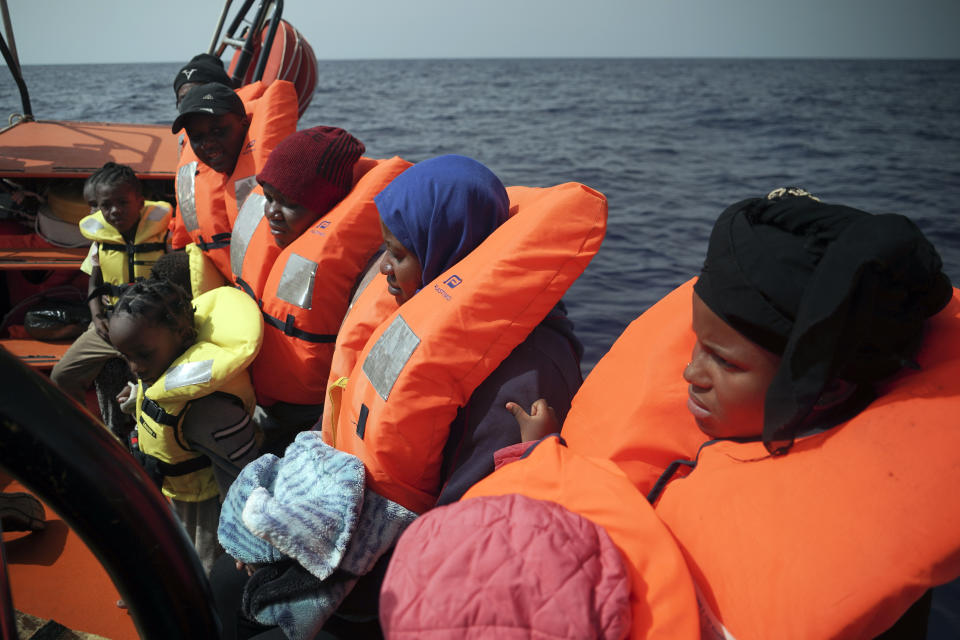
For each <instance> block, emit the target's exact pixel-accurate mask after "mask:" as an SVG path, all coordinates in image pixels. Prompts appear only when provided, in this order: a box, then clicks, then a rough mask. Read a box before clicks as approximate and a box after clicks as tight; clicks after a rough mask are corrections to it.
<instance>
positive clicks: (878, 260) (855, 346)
mask: <svg viewBox="0 0 960 640" xmlns="http://www.w3.org/2000/svg"><path fill="white" fill-rule="evenodd" d="M941 268H942V263H941V260H940V256H939V254H938V253H937V251H936V249H934V247H933V245H931V244H930V242H929V241H928V240H927V239H926V238H925V237H924V235H923V233H922V232H921V231H920V230H919V229H918V228H917V226H916V225H915V224H913V222H911V221H910V220H909V219H908V218H905V217H904V216H901V215H897V214H882V215H872V214H869V213H866V212H864V211H860V210H858V209H853V208H851V207H845V206H842V205H831V204H825V203H821V202H820V201H819V200H817V199H816V198H813V197H812V196H809V195H808V194H806V193H805V192H802V191H799V190H795V189H790V190H783V189H781V190H778V191H775V192H773V193H772V194H770V196H768V197H766V198H752V199H749V200H743V201H741V202H738V203H736V204H734V205H733V206H731V207H729V208H727V209H726V210H725V211H724V212H723V213H722V214H721V215H720V218H719V219H718V220H717V222H716V224H715V225H714V228H713V233H712V234H711V236H710V244H709V247H708V249H707V258H706V261H705V262H704V265H703V271H702V272H701V273H700V277H699V279H698V280H697V283H696V284H695V285H694V291H696V293H697V295H699V296H700V298H701V299H702V300H703V302H704V303H705V304H706V305H707V306H708V307H709V308H710V309H711V310H712V311H713V312H714V313H716V314H717V315H718V316H720V318H722V319H723V320H724V321H725V322H727V323H728V324H729V325H730V326H732V327H733V328H734V329H736V330H737V331H738V332H740V333H741V334H743V335H744V336H745V337H747V338H748V339H749V340H751V341H753V342H755V343H757V344H759V345H760V346H762V347H764V348H765V349H767V350H768V351H771V352H773V353H776V354H778V355H780V356H781V357H782V361H781V364H780V368H779V370H778V371H777V373H776V374H775V376H774V378H773V381H772V382H771V384H770V388H769V390H768V391H767V396H766V404H765V407H764V426H763V442H764V445H765V446H766V447H767V449H768V450H769V451H770V452H771V453H774V454H781V453H785V452H786V451H787V450H789V448H790V446H791V445H792V443H793V439H794V437H795V436H796V433H797V431H798V430H799V428H800V426H801V424H802V423H803V421H804V419H805V418H806V417H807V416H808V415H809V414H810V412H811V411H812V410H813V407H814V405H815V404H816V402H817V400H818V399H819V397H820V394H821V393H822V392H823V390H824V389H825V388H826V385H827V384H828V383H829V382H830V381H831V380H833V379H834V378H840V379H842V380H846V381H848V382H851V383H854V384H857V385H869V384H871V383H874V382H877V381H878V380H881V379H883V378H886V377H888V376H890V375H892V374H893V373H895V372H897V371H898V370H900V369H901V368H902V367H903V366H904V365H905V364H908V363H910V362H911V358H912V357H913V355H914V354H915V353H916V350H917V348H918V347H919V345H920V341H921V340H922V331H923V323H924V321H925V320H926V319H927V318H928V317H930V316H932V315H933V314H935V313H936V312H938V311H940V310H941V309H942V308H943V307H944V306H946V304H947V302H949V300H950V297H951V295H952V289H951V286H950V280H949V279H948V278H947V276H946V275H945V274H944V273H943V272H942V270H941Z"/></svg>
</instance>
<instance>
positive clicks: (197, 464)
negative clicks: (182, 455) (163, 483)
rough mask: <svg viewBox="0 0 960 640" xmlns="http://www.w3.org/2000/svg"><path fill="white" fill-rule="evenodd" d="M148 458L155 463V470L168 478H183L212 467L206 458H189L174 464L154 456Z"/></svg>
mask: <svg viewBox="0 0 960 640" xmlns="http://www.w3.org/2000/svg"><path fill="white" fill-rule="evenodd" d="M150 457H151V458H153V459H154V460H155V461H156V463H157V468H158V469H159V470H160V473H162V474H163V475H164V476H168V477H175V476H185V475H187V474H188V473H193V472H194V471H200V470H201V469H206V468H207V467H209V466H212V465H213V463H212V462H211V461H210V458H208V457H207V456H197V457H196V458H190V459H189V460H184V461H183V462H178V463H176V464H170V463H169V462H164V461H163V460H159V459H157V458H155V457H154V456H150Z"/></svg>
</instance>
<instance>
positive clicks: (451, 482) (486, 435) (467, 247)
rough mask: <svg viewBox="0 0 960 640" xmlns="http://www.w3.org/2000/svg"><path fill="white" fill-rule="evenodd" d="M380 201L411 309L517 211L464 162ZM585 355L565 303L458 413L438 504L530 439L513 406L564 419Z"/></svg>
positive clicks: (440, 164) (394, 271)
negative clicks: (542, 403) (523, 437)
mask: <svg viewBox="0 0 960 640" xmlns="http://www.w3.org/2000/svg"><path fill="white" fill-rule="evenodd" d="M374 201H375V203H376V205H377V210H378V211H379V212H380V226H381V229H382V231H383V239H384V244H385V245H386V252H385V253H384V255H383V258H382V259H381V261H380V272H381V273H383V274H384V275H386V276H387V288H388V290H389V291H390V293H391V294H393V295H394V296H395V297H396V299H397V302H398V303H399V304H401V305H402V304H404V303H405V302H406V301H408V300H409V299H410V298H412V297H413V296H414V295H415V294H416V293H417V292H418V291H419V290H420V289H421V288H423V287H424V286H425V285H426V284H427V283H429V282H431V281H433V280H434V279H435V278H436V277H437V276H439V275H440V274H441V273H443V272H444V271H446V270H447V269H449V268H450V267H452V266H453V265H454V264H456V263H457V262H459V261H460V260H461V259H463V258H464V257H466V255H467V254H469V253H470V252H471V251H473V250H474V249H475V248H476V247H478V246H479V245H480V244H481V243H482V242H483V241H484V240H485V239H486V238H487V237H488V236H489V235H490V234H491V233H493V231H494V230H495V229H496V228H497V227H499V226H500V225H501V224H503V223H504V222H506V220H507V218H508V217H509V208H510V202H509V199H508V198H507V191H506V189H505V188H504V186H503V184H502V183H501V182H500V180H499V178H497V176H496V175H494V174H493V172H492V171H490V169H488V168H487V167H485V166H484V165H482V164H481V163H479V162H477V161H476V160H473V159H471V158H466V157H464V156H457V155H447V156H439V157H436V158H432V159H430V160H425V161H423V162H420V163H418V164H416V165H414V166H412V167H410V168H409V169H407V170H406V171H404V172H403V173H401V174H400V175H399V176H397V177H396V178H395V179H394V180H393V182H391V183H390V184H389V185H388V186H387V187H386V188H385V189H384V190H383V191H381V192H380V194H379V195H377V197H376V198H375V199H374ZM582 353H583V346H582V345H581V343H580V341H579V340H578V339H577V337H576V336H575V335H574V333H573V325H572V323H571V322H570V321H569V320H568V319H567V317H566V309H565V308H564V306H563V303H562V302H560V303H558V304H557V306H556V307H555V308H554V310H553V311H552V312H551V313H550V314H548V316H547V317H546V318H545V319H544V320H543V322H541V323H540V325H539V326H537V327H535V328H534V330H533V331H532V332H531V333H530V335H528V336H527V338H526V340H524V341H523V342H521V343H520V344H519V345H518V346H517V347H516V348H515V349H514V350H513V352H511V354H510V355H509V356H508V357H507V358H506V359H505V360H504V361H503V362H502V363H501V364H500V365H499V366H498V367H497V368H496V369H495V370H494V371H493V373H492V374H490V375H489V376H488V377H487V379H486V380H484V382H482V383H481V384H480V386H479V387H477V388H476V389H475V390H474V392H473V394H472V395H471V396H470V400H469V401H468V402H467V404H466V405H465V406H464V407H462V408H461V409H460V410H459V411H458V412H457V417H456V419H455V420H454V421H453V423H452V424H451V425H450V435H449V437H448V438H447V443H446V446H445V447H444V451H443V462H442V467H441V478H442V479H443V481H444V485H443V489H442V490H441V492H440V497H439V499H438V500H437V506H439V505H443V504H448V503H450V502H455V501H457V500H459V499H460V497H461V496H462V495H463V493H464V492H465V491H466V490H467V489H469V488H470V487H471V486H472V485H474V484H475V483H476V482H478V481H479V480H481V479H482V478H483V477H485V476H486V475H488V474H489V473H491V472H492V471H493V452H494V451H496V450H498V449H500V448H502V447H506V446H508V445H511V444H515V443H517V442H519V441H520V431H519V430H518V429H517V423H516V421H515V420H514V418H513V416H512V415H511V413H510V412H509V411H507V410H506V409H505V405H506V404H507V402H515V403H517V404H519V405H520V406H527V407H529V406H531V405H532V404H533V403H534V402H535V401H536V400H537V399H538V398H545V399H546V401H547V404H549V406H551V407H553V409H554V410H555V411H556V413H557V417H558V418H559V419H560V420H561V421H562V420H563V417H564V416H565V415H566V413H567V411H568V410H569V408H570V400H571V399H572V398H573V394H575V393H576V391H577V389H578V388H579V387H580V383H581V382H582V377H581V374H580V356H581V355H582ZM538 394H543V395H538Z"/></svg>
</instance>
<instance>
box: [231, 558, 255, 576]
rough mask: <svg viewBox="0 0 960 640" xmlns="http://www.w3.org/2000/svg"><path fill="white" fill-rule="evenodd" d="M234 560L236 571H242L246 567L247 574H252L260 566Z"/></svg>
mask: <svg viewBox="0 0 960 640" xmlns="http://www.w3.org/2000/svg"><path fill="white" fill-rule="evenodd" d="M236 562H237V571H243V570H244V569H246V571H247V575H248V576H252V575H253V574H254V573H255V572H256V570H257V569H259V568H260V567H261V565H258V564H244V563H242V562H240V561H239V560H237V561H236Z"/></svg>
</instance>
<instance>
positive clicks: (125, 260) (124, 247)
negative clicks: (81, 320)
mask: <svg viewBox="0 0 960 640" xmlns="http://www.w3.org/2000/svg"><path fill="white" fill-rule="evenodd" d="M172 209H173V208H172V207H171V206H170V205H169V204H168V203H166V202H154V201H151V200H148V201H145V202H144V203H143V208H142V209H141V210H140V221H139V222H138V223H137V232H136V234H135V235H134V239H133V242H127V241H126V240H125V239H124V238H123V236H122V235H121V234H120V232H119V231H117V229H116V227H114V226H113V225H112V224H110V223H109V222H107V220H106V218H104V217H103V212H101V211H96V212H94V213H92V214H90V215H89V216H86V217H85V218H84V219H83V220H81V221H80V233H82V234H83V236H84V237H85V238H88V239H90V240H93V241H95V242H97V243H99V249H98V255H99V260H100V273H101V275H102V276H103V282H104V284H109V285H112V287H111V294H112V295H111V303H115V302H116V301H117V297H118V296H119V295H120V292H121V289H122V285H125V284H129V283H131V282H133V281H134V280H136V279H137V278H148V277H150V269H151V268H152V267H153V263H154V262H156V261H157V259H158V258H159V257H160V256H162V255H163V254H164V253H165V252H166V250H167V248H166V244H165V243H164V239H165V238H166V235H167V225H168V224H169V223H170V215H171V212H172ZM83 267H84V271H87V272H88V273H89V267H90V263H89V258H87V260H85V261H84V265H83Z"/></svg>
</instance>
